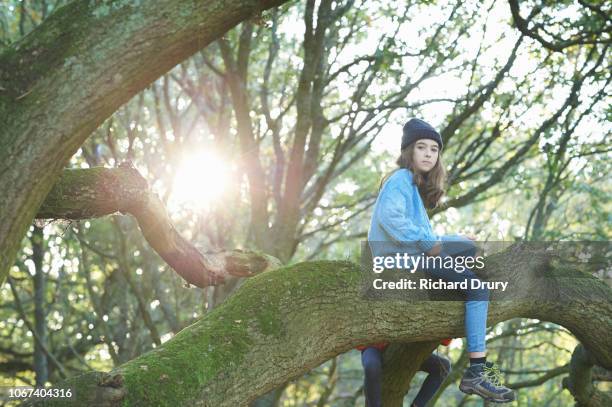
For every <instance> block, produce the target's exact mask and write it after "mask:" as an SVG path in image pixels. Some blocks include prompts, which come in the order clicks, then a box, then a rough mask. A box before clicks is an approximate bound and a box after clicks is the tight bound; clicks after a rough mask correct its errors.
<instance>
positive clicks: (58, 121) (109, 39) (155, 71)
mask: <svg viewBox="0 0 612 407" xmlns="http://www.w3.org/2000/svg"><path fill="white" fill-rule="evenodd" d="M285 1H286V0H209V1H204V2H203V1H200V0H184V1H175V0H158V1H135V0H123V1H120V0H116V1H103V2H101V1H93V0H89V1H87V0H80V1H73V2H70V3H69V4H67V5H66V6H64V7H61V8H59V9H58V10H57V11H56V12H55V13H53V15H51V16H50V17H49V18H48V19H47V20H45V21H44V22H43V23H42V24H41V25H40V26H39V27H37V28H36V29H35V30H34V31H32V32H31V33H29V34H28V35H27V36H25V37H24V38H23V39H22V40H21V41H19V42H17V43H15V44H12V45H11V46H10V47H8V48H7V49H6V50H5V51H3V53H2V54H1V55H0V191H2V199H0V283H2V282H4V280H5V278H6V275H7V272H8V269H9V267H10V266H11V265H12V264H13V261H14V259H15V255H16V253H17V250H18V248H19V244H20V243H21V239H22V238H23V236H24V234H25V232H26V230H27V228H28V226H29V225H30V223H31V221H32V219H33V218H34V215H35V214H36V211H37V210H38V208H39V206H40V204H41V203H42V202H43V200H44V198H45V196H46V195H47V193H48V192H49V191H50V190H51V187H52V186H53V184H54V183H55V181H56V180H57V178H58V177H59V175H60V173H61V170H62V168H63V167H64V166H65V164H66V163H67V161H68V159H69V158H70V157H71V156H72V155H73V154H74V153H75V152H76V151H77V149H78V147H79V146H80V145H81V144H82V143H83V141H84V140H85V139H86V138H87V137H88V136H89V134H91V132H92V131H93V130H95V129H96V128H97V127H98V126H99V125H100V124H101V123H102V122H103V121H104V120H105V119H106V118H108V117H109V116H110V115H111V114H112V113H113V112H114V111H115V110H117V109H118V108H119V107H120V106H121V105H122V104H124V103H125V102H127V101H128V100H129V99H130V98H131V97H132V96H134V95H135V94H136V93H138V92H139V91H141V90H142V89H143V88H145V87H146V86H147V85H148V84H150V83H151V82H153V81H154V80H155V79H156V78H158V77H159V76H160V75H162V74H163V73H165V72H167V71H168V70H169V69H171V68H172V67H173V66H175V65H176V64H177V63H179V62H181V61H183V60H184V59H186V58H188V57H189V56H191V55H192V54H193V53H194V52H196V51H197V50H199V49H201V48H203V47H205V46H206V45H207V44H209V43H210V42H211V41H213V40H215V39H217V38H219V37H220V36H221V35H223V34H224V33H225V32H226V31H227V30H229V29H230V28H232V27H233V26H235V25H236V24H238V23H239V22H241V21H243V20H245V19H247V18H250V17H252V16H254V15H257V14H258V13H260V12H261V11H263V10H266V9H268V8H270V7H274V6H277V5H279V4H282V3H284V2H285Z"/></svg>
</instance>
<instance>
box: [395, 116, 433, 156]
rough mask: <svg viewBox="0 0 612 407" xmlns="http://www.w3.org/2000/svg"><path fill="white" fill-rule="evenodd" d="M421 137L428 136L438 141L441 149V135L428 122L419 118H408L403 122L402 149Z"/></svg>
mask: <svg viewBox="0 0 612 407" xmlns="http://www.w3.org/2000/svg"><path fill="white" fill-rule="evenodd" d="M422 138H428V139H430V140H433V141H435V142H437V143H438V146H440V150H442V137H441V136H440V133H438V132H437V131H436V129H434V128H433V127H432V126H431V125H430V124H429V123H427V122H425V121H423V120H421V119H410V120H408V122H407V123H406V124H404V135H403V136H402V148H401V149H402V150H403V149H405V148H406V147H408V145H409V144H410V143H414V142H415V141H417V140H420V139H422Z"/></svg>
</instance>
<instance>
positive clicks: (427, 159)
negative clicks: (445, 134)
mask: <svg viewBox="0 0 612 407" xmlns="http://www.w3.org/2000/svg"><path fill="white" fill-rule="evenodd" d="M439 153H440V152H439V148H438V143H436V142H435V141H433V140H430V139H426V138H422V139H420V140H417V141H416V143H415V145H414V156H413V157H412V161H413V164H414V165H415V166H416V169H417V170H418V171H420V172H424V173H426V172H429V171H430V170H431V169H432V168H433V167H435V165H436V163H437V162H438V154H439Z"/></svg>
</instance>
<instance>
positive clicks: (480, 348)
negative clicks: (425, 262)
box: [424, 235, 489, 352]
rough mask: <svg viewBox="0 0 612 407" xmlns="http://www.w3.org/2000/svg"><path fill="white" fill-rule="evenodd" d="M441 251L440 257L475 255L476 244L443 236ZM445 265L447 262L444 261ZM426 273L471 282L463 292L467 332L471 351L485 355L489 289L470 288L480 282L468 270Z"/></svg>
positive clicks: (445, 269) (459, 237)
mask: <svg viewBox="0 0 612 407" xmlns="http://www.w3.org/2000/svg"><path fill="white" fill-rule="evenodd" d="M440 238H441V240H442V248H441V251H440V256H442V257H443V258H444V257H445V256H453V257H457V256H471V257H475V256H476V245H475V244H474V242H472V241H471V240H470V239H468V238H466V237H463V236H459V235H445V236H440ZM443 263H444V262H443ZM424 271H425V274H426V275H427V276H428V277H429V278H432V279H442V280H444V281H452V282H462V281H466V280H468V288H467V290H463V289H460V291H461V292H462V293H463V294H465V297H466V301H465V332H466V339H467V347H468V352H484V351H485V350H486V344H485V335H486V332H487V311H488V309H489V290H488V289H486V288H480V289H471V288H470V287H471V286H472V283H471V280H478V277H477V276H476V274H474V273H473V272H472V271H471V270H469V269H465V270H464V271H463V272H460V273H459V272H457V271H456V270H455V268H452V267H444V265H442V267H433V268H429V269H425V270H424Z"/></svg>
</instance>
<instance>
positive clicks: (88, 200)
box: [36, 165, 280, 287]
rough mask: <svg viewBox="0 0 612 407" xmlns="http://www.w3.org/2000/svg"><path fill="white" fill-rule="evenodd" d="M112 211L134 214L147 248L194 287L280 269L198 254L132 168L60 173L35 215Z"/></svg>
mask: <svg viewBox="0 0 612 407" xmlns="http://www.w3.org/2000/svg"><path fill="white" fill-rule="evenodd" d="M115 212H122V213H129V214H131V215H133V216H134V217H135V218H136V220H137V221H138V225H139V226H140V230H141V231H142V234H143V235H144V237H145V239H146V240H147V242H148V243H149V244H150V245H151V247H152V248H153V249H154V250H155V251H156V252H157V253H158V254H159V255H160V256H161V257H162V258H163V259H164V260H165V261H166V262H167V263H168V264H169V265H170V267H172V268H173V269H174V270H175V271H176V272H177V273H178V274H180V275H181V276H182V277H183V278H184V279H185V280H186V281H187V282H188V283H190V284H193V285H195V286H198V287H207V286H210V285H216V284H221V283H223V282H224V281H225V279H226V278H227V277H229V276H233V277H250V276H253V275H255V274H257V273H260V272H262V271H265V270H269V269H272V268H275V267H278V266H280V262H279V261H278V260H277V259H275V258H274V257H272V256H268V255H266V254H263V253H257V252H251V251H242V250H229V251H220V252H216V253H201V252H200V251H199V250H198V249H197V248H196V247H195V246H193V245H192V244H191V243H190V242H189V241H187V240H186V239H185V238H183V237H182V236H181V235H180V234H179V233H178V231H177V230H176V229H175V228H174V226H173V224H172V221H171V219H170V217H169V216H168V213H167V212H166V208H165V207H164V204H163V203H162V202H161V200H160V199H159V197H158V196H157V195H156V194H155V193H153V192H152V191H151V190H150V189H149V185H148V183H147V181H146V180H145V179H144V178H143V177H142V175H140V173H139V172H138V171H137V170H136V169H135V168H133V167H131V166H126V165H122V166H121V167H120V168H102V167H97V168H89V169H71V170H64V171H63V173H62V176H61V177H60V179H59V181H58V182H57V183H56V184H55V186H54V187H53V189H52V190H51V192H50V193H49V195H48V196H47V198H46V199H45V201H44V202H43V204H42V206H41V207H40V209H39V210H38V214H37V215H36V217H37V218H44V219H49V218H51V219H89V218H97V217H101V216H105V215H109V214H112V213H115Z"/></svg>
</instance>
